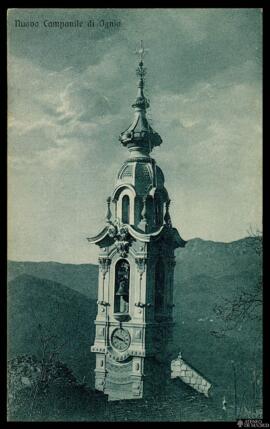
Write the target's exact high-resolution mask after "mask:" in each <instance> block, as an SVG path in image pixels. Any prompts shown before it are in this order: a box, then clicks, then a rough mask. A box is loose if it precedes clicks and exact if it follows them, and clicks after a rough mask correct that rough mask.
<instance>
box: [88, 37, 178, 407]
mask: <svg viewBox="0 0 270 429" xmlns="http://www.w3.org/2000/svg"><path fill="white" fill-rule="evenodd" d="M137 52H138V53H139V55H140V60H139V65H138V68H137V76H138V77H139V80H138V92H137V97H136V99H135V102H134V103H133V105H132V107H133V109H134V113H135V114H134V120H133V122H132V124H131V125H130V126H129V127H128V128H127V129H126V130H125V131H124V132H122V133H121V135H120V137H119V140H120V142H121V143H122V145H123V146H124V147H126V148H127V149H128V151H129V156H128V158H127V160H126V161H125V162H124V164H123V165H122V166H121V168H120V170H119V172H118V175H117V180H116V183H115V187H114V189H113V191H112V195H111V196H110V197H108V198H107V205H108V208H107V215H106V225H105V226H104V229H103V230H102V231H101V232H100V233H99V234H98V235H97V236H96V237H92V238H88V241H89V242H90V243H95V244H96V245H98V246H99V248H100V254H99V285H98V301H97V316H96V320H95V326H96V335H95V342H94V345H93V346H92V347H91V351H92V352H93V353H95V354H96V368H95V388H96V390H99V391H102V392H104V393H105V394H106V395H108V399H109V400H120V399H121V400H123V399H139V398H142V397H147V395H151V393H152V392H153V390H156V389H157V387H158V386H159V388H162V383H163V380H164V379H165V378H166V377H168V378H169V371H170V358H171V356H170V350H171V346H172V329H173V275H174V265H175V257H174V250H175V249H176V248H177V247H184V245H185V241H184V240H182V238H181V237H180V235H179V233H178V231H177V230H176V229H175V228H173V226H172V222H171V218H170V214H169V206H170V199H169V196H168V192H167V190H166V188H165V186H164V182H165V180H164V175H163V173H162V171H161V169H160V168H159V167H158V166H157V164H156V162H155V160H154V159H153V158H152V157H151V156H150V153H151V151H152V150H153V148H154V147H155V146H159V145H160V144H161V143H162V139H161V137H160V136H159V134H158V133H157V132H155V131H154V130H153V129H152V127H151V126H150V125H149V123H148V121H147V117H146V110H147V108H148V107H149V100H147V99H146V97H145V95H144V91H143V90H144V84H145V74H146V69H145V67H144V63H143V57H144V54H145V49H144V47H143V44H142V42H141V47H140V49H139V51H137Z"/></svg>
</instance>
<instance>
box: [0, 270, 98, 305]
mask: <svg viewBox="0 0 270 429" xmlns="http://www.w3.org/2000/svg"><path fill="white" fill-rule="evenodd" d="M21 274H29V275H31V276H34V277H37V278H41V279H47V280H51V281H53V282H59V283H61V284H62V285H64V286H68V287H69V288H71V289H74V290H76V291H78V292H81V293H83V294H84V295H86V296H87V297H89V298H92V299H96V296H97V287H96V282H97V276H98V266H97V265H93V264H79V265H75V264H60V263H59V262H17V261H8V280H12V279H14V278H15V277H17V276H19V275H21Z"/></svg>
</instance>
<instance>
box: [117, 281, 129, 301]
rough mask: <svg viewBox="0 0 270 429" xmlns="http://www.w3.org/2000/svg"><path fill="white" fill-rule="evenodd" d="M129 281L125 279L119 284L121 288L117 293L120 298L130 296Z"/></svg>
mask: <svg viewBox="0 0 270 429" xmlns="http://www.w3.org/2000/svg"><path fill="white" fill-rule="evenodd" d="M127 286H128V285H127V279H125V278H123V279H122V280H121V281H120V283H119V288H118V290H117V292H116V295H118V296H123V297H124V296H127V295H128V287H127Z"/></svg>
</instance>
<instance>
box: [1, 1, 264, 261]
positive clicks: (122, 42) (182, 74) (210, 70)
mask: <svg viewBox="0 0 270 429" xmlns="http://www.w3.org/2000/svg"><path fill="white" fill-rule="evenodd" d="M90 12H91V14H92V10H90V9H89V10H86V11H73V12H72V13H71V12H70V13H67V15H66V11H65V12H61V14H64V15H65V16H66V17H67V18H70V16H73V15H74V14H75V15H74V16H78V17H80V16H84V17H83V19H86V17H89V14H90ZM14 13H15V12H14ZM27 13H28V12H27V11H24V12H23V14H24V16H26V15H27ZM59 13H60V12H57V13H55V12H54V11H52V10H41V11H34V10H31V13H30V15H31V16H32V17H36V18H37V19H38V17H39V19H43V17H44V16H47V17H48V16H49V17H50V18H51V19H54V18H55V16H58V15H59ZM25 14H26V15H25ZM28 14H29V13H28ZM57 14H58V15H57ZM104 14H105V15H106V16H107V17H109V16H110V14H111V10H107V11H106V13H105V12H104ZM105 15H103V12H102V11H101V10H98V11H95V12H94V15H92V16H105ZM111 16H114V17H116V16H119V17H121V20H122V24H123V25H122V27H121V30H120V31H114V32H110V33H108V32H107V33H104V31H103V32H101V31H99V32H97V33H94V32H90V31H89V30H87V31H83V32H79V33H78V32H77V33H76V32H74V31H71V32H70V31H68V30H63V31H62V32H61V33H60V32H59V31H58V32H57V31H56V30H54V31H52V30H51V31H50V32H48V31H43V30H42V31H39V32H36V33H35V37H33V33H30V32H29V31H26V30H22V31H20V32H19V31H15V30H14V28H12V27H11V24H10V26H9V32H10V33H9V34H10V36H9V37H10V39H9V48H8V50H9V58H8V61H9V65H8V70H9V87H8V89H9V91H8V92H9V177H10V179H9V189H10V190H9V195H10V198H9V200H10V202H9V204H10V213H12V215H11V216H12V219H11V221H10V222H11V228H12V231H13V234H14V238H13V242H14V246H13V250H12V253H11V256H10V257H13V258H20V259H26V258H28V259H36V258H37V259H56V260H65V261H67V260H69V261H70V262H74V261H77V262H81V261H87V260H88V255H89V258H90V255H92V256H91V257H92V258H93V260H95V257H96V251H95V250H91V249H89V250H88V247H87V248H86V245H84V244H83V243H84V242H83V240H82V242H80V239H81V238H80V239H79V238H78V237H84V236H87V235H94V234H95V233H96V232H97V231H98V229H99V228H101V227H102V225H103V216H104V215H103V213H105V210H106V197H107V196H108V195H109V194H110V193H111V191H112V188H113V181H114V179H115V177H116V174H117V171H118V169H119V168H120V167H121V164H122V162H123V161H124V159H125V158H126V155H127V150H126V149H125V148H123V147H122V146H121V144H120V142H119V141H118V136H119V134H120V132H121V131H123V130H124V129H126V127H127V126H128V124H129V123H130V122H131V120H132V118H133V111H132V108H131V104H132V102H133V100H134V98H135V96H136V91H137V90H136V80H137V77H136V75H135V69H136V64H137V59H136V57H135V56H134V55H133V52H134V50H135V48H136V45H137V43H138V40H140V39H141V34H144V38H145V45H146V47H149V48H150V51H149V53H148V55H147V57H146V60H145V61H146V65H147V76H146V94H147V96H149V97H150V101H151V109H150V112H149V117H152V119H153V124H152V125H153V127H154V129H155V130H156V131H158V132H159V133H160V135H161V137H162V139H163V144H162V145H161V147H160V148H157V149H155V150H154V151H153V157H154V158H156V160H157V162H158V164H159V165H160V166H161V168H162V169H163V171H164V174H165V178H166V185H167V188H168V191H169V194H170V196H171V198H172V208H171V212H172V218H173V222H174V224H175V225H176V226H177V227H178V228H179V229H180V231H181V233H182V235H183V237H184V238H185V239H189V238H192V237H194V236H200V237H202V238H209V239H215V240H224V241H228V240H233V239H237V238H240V237H241V236H243V235H245V233H246V230H247V229H248V226H249V224H252V225H254V226H257V225H258V226H259V227H260V221H261V191H260V189H261V139H262V136H261V63H260V56H261V42H260V31H261V27H260V25H261V22H260V13H259V10H256V9H255V10H254V11H251V10H250V11H249V10H247V9H244V10H240V9H235V10H225V9H196V10H193V9H182V10H177V11H176V10H172V9H164V10H163V11H162V13H161V11H159V10H152V11H144V10H140V9H136V10H134V11H133V10H132V11H129V10H127V11H122V10H119V11H117V10H115V11H114V12H113V14H112V15H111ZM157 34H158V35H159V37H157ZM48 231H50V233H49V232H48ZM52 237H54V238H53V239H52ZM56 240H57V242H58V246H57V249H56V246H55V241H56ZM26 242H27V243H30V244H29V246H28V247H29V249H28V250H27V251H28V253H27V254H26V253H25V252H26V250H25V243H26ZM40 243H42V245H41V244H40ZM31 249H32V250H31ZM61 249H62V250H61ZM71 249H73V250H71ZM61 251H63V252H64V255H62V254H61ZM31 252H32V253H31ZM88 252H89V253H88ZM26 255H27V257H26ZM31 255H32V257H31Z"/></svg>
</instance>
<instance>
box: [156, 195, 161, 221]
mask: <svg viewBox="0 0 270 429" xmlns="http://www.w3.org/2000/svg"><path fill="white" fill-rule="evenodd" d="M155 218H156V225H162V224H163V204H162V202H161V200H160V198H158V197H156V198H155Z"/></svg>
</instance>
